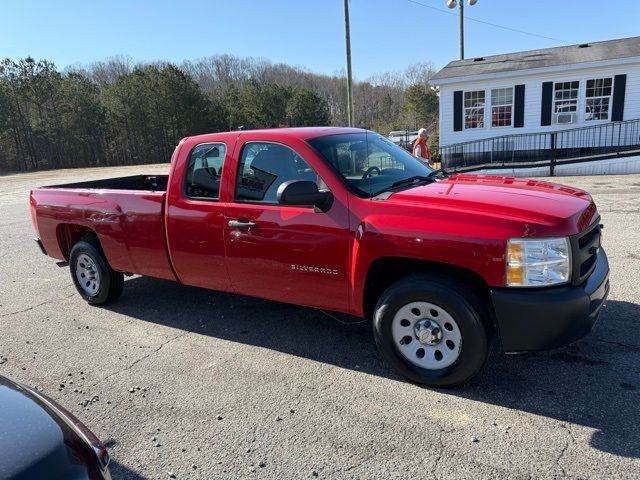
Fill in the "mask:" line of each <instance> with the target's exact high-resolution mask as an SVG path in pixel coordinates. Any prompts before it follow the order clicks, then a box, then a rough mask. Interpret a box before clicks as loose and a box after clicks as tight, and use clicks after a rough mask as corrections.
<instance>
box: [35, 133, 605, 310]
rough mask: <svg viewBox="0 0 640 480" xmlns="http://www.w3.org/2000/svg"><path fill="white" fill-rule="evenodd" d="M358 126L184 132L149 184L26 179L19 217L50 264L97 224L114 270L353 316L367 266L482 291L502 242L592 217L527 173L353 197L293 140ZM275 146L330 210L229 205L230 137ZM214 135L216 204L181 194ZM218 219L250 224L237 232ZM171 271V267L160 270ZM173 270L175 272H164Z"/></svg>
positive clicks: (235, 146) (560, 230)
mask: <svg viewBox="0 0 640 480" xmlns="http://www.w3.org/2000/svg"><path fill="white" fill-rule="evenodd" d="M351 132H362V130H357V129H337V128H328V127H327V128H306V129H279V130H250V131H242V132H229V133H221V134H210V135H200V136H197V137H189V138H187V139H184V140H183V141H181V142H180V144H179V145H178V148H177V149H176V151H175V153H174V156H173V159H172V168H171V174H170V176H169V182H168V187H167V192H166V195H165V194H163V193H160V192H138V191H122V190H91V189H84V190H83V189H73V188H55V187H52V188H39V189H34V190H33V191H32V195H31V206H32V218H33V219H34V225H35V227H36V230H37V232H38V234H39V236H40V237H41V239H42V242H43V244H44V247H45V249H46V251H47V253H48V254H49V255H51V256H53V257H55V258H59V259H63V258H64V256H65V254H64V253H63V252H61V251H60V245H59V240H58V237H57V229H58V228H59V225H60V224H64V223H67V224H75V225H80V226H82V227H85V228H88V229H91V230H93V231H95V232H96V234H97V235H98V237H99V238H100V241H101V243H102V245H103V249H104V251H105V254H106V256H107V258H108V260H109V262H110V264H111V265H112V266H113V268H115V269H116V270H122V271H129V272H133V273H140V274H143V275H149V276H154V277H160V278H169V279H175V280H178V281H180V282H182V283H185V284H189V285H195V286H200V287H205V288H211V289H216V290H223V291H232V292H236V293H241V294H245V295H251V296H258V297H263V298H269V299H273V300H279V301H283V302H288V303H294V304H300V305H308V306H314V307H319V308H325V309H330V310H336V311H343V312H348V313H352V314H355V315H362V314H363V294H364V287H365V281H366V276H367V272H368V271H369V268H370V266H371V264H372V263H373V262H374V261H375V260H376V259H379V258H382V257H400V258H410V259H419V260H426V261H431V262H439V263H443V264H448V265H454V266H457V267H460V268H464V269H467V270H470V271H472V272H475V273H476V274H478V275H479V276H481V277H482V278H483V279H484V281H485V282H486V283H487V284H488V285H489V286H496V287H500V286H504V285H505V250H506V242H507V240H508V239H509V238H514V237H552V236H565V235H573V234H575V233H578V232H580V231H582V230H583V229H584V228H586V227H587V226H588V225H590V224H591V223H592V222H593V221H595V219H596V218H597V211H596V208H595V205H594V204H593V202H592V200H591V197H590V196H589V195H588V194H587V193H586V192H584V191H581V190H577V189H574V188H570V187H564V186H561V185H557V184H553V183H549V182H541V181H536V180H521V179H512V178H504V177H495V176H481V175H452V176H451V177H449V178H447V179H444V180H441V181H438V182H434V183H431V184H427V185H424V186H418V187H414V188H410V189H407V190H404V191H400V192H396V193H394V194H392V195H390V196H389V197H388V198H387V199H385V200H374V199H365V198H360V197H357V196H355V195H353V194H352V193H350V192H349V191H348V190H347V188H346V186H345V184H344V183H343V181H342V179H341V178H340V177H339V176H338V175H337V174H336V173H335V172H334V171H333V170H332V169H331V167H330V166H329V165H327V164H326V163H325V162H324V161H323V160H322V159H321V158H320V157H319V156H318V155H317V153H316V152H315V151H314V150H313V149H311V148H310V147H309V145H308V144H307V143H306V141H305V140H307V139H310V138H314V137H317V136H321V135H327V134H334V133H351ZM248 141H267V142H277V143H281V144H283V145H286V146H288V147H290V148H292V149H293V150H295V151H296V152H297V153H298V154H299V155H300V156H301V157H302V158H304V159H305V161H306V162H307V163H308V164H309V165H310V166H311V167H312V168H313V169H314V170H315V171H316V172H317V173H318V174H319V175H320V177H322V179H323V181H324V182H325V183H326V184H327V186H328V187H329V189H330V190H331V192H332V193H333V195H334V202H333V205H332V207H331V209H330V210H329V211H328V212H326V213H322V212H316V211H314V210H313V209H311V208H304V207H291V206H281V205H267V204H255V203H252V204H249V203H240V202H236V201H235V200H234V187H235V178H236V172H237V168H238V161H239V160H238V159H239V158H240V155H241V151H242V147H243V145H244V144H245V143H246V142H248ZM209 142H222V143H224V144H225V146H226V157H225V163H224V166H223V171H222V181H221V186H220V197H219V200H218V201H211V200H206V201H205V200H193V199H189V198H186V196H185V195H184V192H183V187H182V186H183V184H184V177H185V170H186V165H187V162H188V158H189V155H190V152H191V151H192V149H193V148H194V147H195V146H197V145H199V144H202V143H209ZM230 220H249V221H253V222H255V224H256V226H255V227H251V228H249V229H238V228H232V227H230V226H229V224H228V223H229V221H230ZM173 271H175V273H176V275H174V274H173ZM176 276H177V278H176Z"/></svg>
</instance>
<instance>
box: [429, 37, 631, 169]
mask: <svg viewBox="0 0 640 480" xmlns="http://www.w3.org/2000/svg"><path fill="white" fill-rule="evenodd" d="M431 81H432V84H433V85H436V86H438V87H439V90H440V145H441V153H442V154H443V157H444V156H446V155H449V158H450V159H451V158H453V157H454V156H455V155H457V158H458V160H460V159H461V158H462V156H463V155H464V158H465V160H464V162H465V164H468V162H469V161H471V162H472V163H473V162H475V163H476V164H480V163H495V162H496V160H497V161H504V160H505V158H507V157H509V156H511V158H510V161H512V162H513V161H516V162H517V161H518V160H519V159H523V158H525V157H527V158H529V159H530V158H532V155H539V158H540V160H542V159H543V158H547V159H548V155H549V152H550V151H551V150H555V151H557V152H559V153H556V152H554V155H556V154H557V155H558V158H563V155H566V153H567V151H568V149H573V151H574V153H576V152H577V150H576V149H581V150H580V151H579V152H578V153H580V154H584V155H588V154H593V153H594V152H599V153H602V152H605V151H611V150H606V149H607V148H608V149H611V148H614V147H615V148H617V147H619V146H627V147H629V146H633V145H638V146H639V148H640V120H639V119H640V37H633V38H625V39H620V40H610V41H604V42H593V43H589V44H582V45H572V46H567V47H558V48H548V49H542V50H531V51H527V52H518V53H510V54H504V55H494V56H488V57H479V58H471V59H467V60H456V61H453V62H451V63H449V64H448V65H447V66H446V67H444V68H443V69H442V70H440V71H439V72H438V73H437V74H436V75H435V76H433V77H432V78H431ZM628 120H639V121H638V122H625V121H628ZM585 127H597V128H585ZM522 134H525V135H522ZM459 144H464V145H459ZM454 145H455V146H456V147H451V148H448V147H450V146H454ZM602 148H605V150H602ZM545 151H546V153H544V152H545ZM454 152H458V153H457V154H455V155H454ZM487 152H489V153H487ZM490 152H493V155H494V156H493V157H492V156H491V155H490ZM563 152H564V153H563ZM481 153H483V155H481V157H482V159H483V160H482V161H480V160H479V158H480V156H478V154H481ZM474 155H475V160H474ZM488 155H489V156H488ZM534 158H538V157H534Z"/></svg>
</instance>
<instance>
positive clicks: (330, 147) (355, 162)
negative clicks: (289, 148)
mask: <svg viewBox="0 0 640 480" xmlns="http://www.w3.org/2000/svg"><path fill="white" fill-rule="evenodd" d="M308 143H309V144H310V145H311V146H312V147H313V148H314V149H315V150H316V151H317V152H318V153H319V154H320V155H322V156H323V157H324V159H325V160H326V161H327V162H329V163H330V164H331V165H332V166H333V167H334V169H335V170H336V171H337V172H338V173H339V174H340V175H341V176H342V177H343V178H344V179H345V180H346V182H347V184H348V185H349V186H350V187H351V189H352V191H354V192H355V193H356V195H359V196H361V197H370V196H373V195H377V194H379V193H381V192H384V191H386V190H389V189H392V188H395V187H396V186H397V185H398V184H399V183H402V181H403V180H408V179H410V178H413V177H422V176H427V175H429V174H430V173H431V172H432V171H433V170H432V169H431V168H429V167H428V166H427V165H425V164H424V163H422V162H421V161H420V160H418V159H417V158H416V157H414V156H413V155H411V154H410V153H408V152H407V151H406V150H404V149H402V148H400V147H399V146H397V145H396V144H394V143H393V142H391V141H390V140H388V139H386V138H384V137H383V136H381V135H378V134H377V133H373V132H362V133H343V134H338V135H327V136H324V137H318V138H314V139H311V140H309V141H308ZM409 186H410V183H409Z"/></svg>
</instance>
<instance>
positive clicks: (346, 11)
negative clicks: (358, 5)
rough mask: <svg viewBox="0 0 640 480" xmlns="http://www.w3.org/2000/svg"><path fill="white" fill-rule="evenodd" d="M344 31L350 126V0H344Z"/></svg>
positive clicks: (351, 99) (352, 122)
mask: <svg viewBox="0 0 640 480" xmlns="http://www.w3.org/2000/svg"><path fill="white" fill-rule="evenodd" d="M344 33H345V41H346V43H347V117H348V124H349V125H348V126H349V127H353V124H354V123H355V122H354V121H353V119H354V114H353V88H352V80H351V34H350V31H349V0H344Z"/></svg>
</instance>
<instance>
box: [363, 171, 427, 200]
mask: <svg viewBox="0 0 640 480" xmlns="http://www.w3.org/2000/svg"><path fill="white" fill-rule="evenodd" d="M429 175H430V174H429ZM429 175H414V176H413V177H409V178H404V179H402V180H398V181H397V182H393V183H392V184H391V185H389V186H388V187H385V188H383V189H382V190H380V191H379V192H376V193H374V194H372V195H371V196H372V197H377V196H378V195H380V194H381V193H384V192H388V191H389V190H393V189H394V188H398V187H406V186H408V185H417V184H419V183H422V182H433V181H435V179H434V178H433V177H431V176H429Z"/></svg>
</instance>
